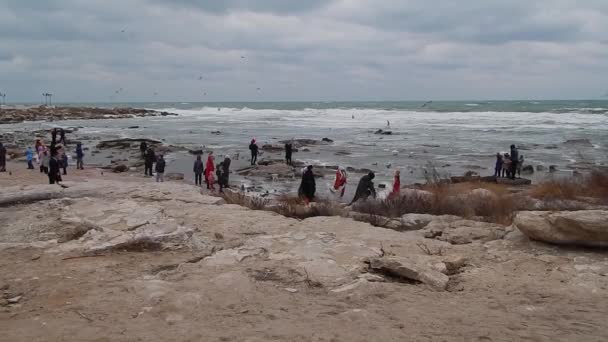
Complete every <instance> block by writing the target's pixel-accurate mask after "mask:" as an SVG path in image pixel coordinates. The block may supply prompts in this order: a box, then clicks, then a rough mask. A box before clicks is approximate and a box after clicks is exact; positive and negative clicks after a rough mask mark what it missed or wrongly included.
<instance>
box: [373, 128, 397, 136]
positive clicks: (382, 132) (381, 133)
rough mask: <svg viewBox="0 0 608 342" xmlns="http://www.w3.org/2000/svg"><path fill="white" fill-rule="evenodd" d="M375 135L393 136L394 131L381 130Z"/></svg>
mask: <svg viewBox="0 0 608 342" xmlns="http://www.w3.org/2000/svg"><path fill="white" fill-rule="evenodd" d="M374 134H379V135H391V134H393V132H392V131H384V130H382V129H379V130H377V131H375V132H374Z"/></svg>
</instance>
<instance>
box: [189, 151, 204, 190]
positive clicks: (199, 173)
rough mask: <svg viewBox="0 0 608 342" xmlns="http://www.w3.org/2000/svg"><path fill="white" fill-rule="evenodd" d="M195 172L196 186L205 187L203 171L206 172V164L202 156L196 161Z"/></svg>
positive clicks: (197, 157) (193, 169)
mask: <svg viewBox="0 0 608 342" xmlns="http://www.w3.org/2000/svg"><path fill="white" fill-rule="evenodd" d="M192 171H194V184H196V185H200V186H202V185H203V171H205V164H203V161H202V160H201V156H200V155H198V156H196V160H195V161H194V167H193V168H192Z"/></svg>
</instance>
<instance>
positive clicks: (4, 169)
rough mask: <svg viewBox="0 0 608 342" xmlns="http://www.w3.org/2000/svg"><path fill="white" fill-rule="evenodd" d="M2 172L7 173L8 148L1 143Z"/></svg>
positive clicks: (0, 170)
mask: <svg viewBox="0 0 608 342" xmlns="http://www.w3.org/2000/svg"><path fill="white" fill-rule="evenodd" d="M0 172H6V147H4V145H2V143H1V142H0Z"/></svg>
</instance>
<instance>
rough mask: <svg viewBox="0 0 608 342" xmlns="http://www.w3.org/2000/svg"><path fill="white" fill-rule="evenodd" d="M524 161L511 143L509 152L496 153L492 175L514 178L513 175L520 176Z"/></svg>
mask: <svg viewBox="0 0 608 342" xmlns="http://www.w3.org/2000/svg"><path fill="white" fill-rule="evenodd" d="M523 163H524V156H523V155H520V154H519V150H518V149H517V147H515V145H511V151H510V153H505V154H504V156H503V155H502V154H500V152H499V153H496V165H495V167H494V177H506V178H510V179H515V175H516V174H517V176H518V177H519V176H521V168H522V165H523Z"/></svg>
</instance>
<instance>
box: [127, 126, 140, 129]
mask: <svg viewBox="0 0 608 342" xmlns="http://www.w3.org/2000/svg"><path fill="white" fill-rule="evenodd" d="M136 128H139V126H129V127H127V129H136Z"/></svg>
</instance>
